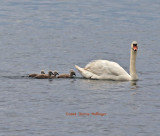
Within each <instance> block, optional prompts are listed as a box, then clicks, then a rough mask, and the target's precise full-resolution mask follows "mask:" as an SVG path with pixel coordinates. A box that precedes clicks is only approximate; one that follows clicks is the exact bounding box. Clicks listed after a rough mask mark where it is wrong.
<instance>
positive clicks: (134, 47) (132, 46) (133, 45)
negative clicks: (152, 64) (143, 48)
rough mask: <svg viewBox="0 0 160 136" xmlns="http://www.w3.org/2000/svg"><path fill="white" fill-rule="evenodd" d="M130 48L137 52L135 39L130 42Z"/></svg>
mask: <svg viewBox="0 0 160 136" xmlns="http://www.w3.org/2000/svg"><path fill="white" fill-rule="evenodd" d="M131 49H133V50H134V51H135V52H137V50H138V44H137V42H136V41H133V42H132V43H131Z"/></svg>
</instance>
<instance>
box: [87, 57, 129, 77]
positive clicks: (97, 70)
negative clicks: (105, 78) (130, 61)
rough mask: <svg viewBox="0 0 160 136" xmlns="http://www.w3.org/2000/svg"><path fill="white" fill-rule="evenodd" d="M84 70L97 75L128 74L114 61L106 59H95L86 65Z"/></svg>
mask: <svg viewBox="0 0 160 136" xmlns="http://www.w3.org/2000/svg"><path fill="white" fill-rule="evenodd" d="M85 70H87V71H90V72H91V73H94V74H96V75H98V76H101V75H114V76H120V75H128V73H127V72H126V71H125V70H124V69H123V68H122V67H121V66H120V65H119V64H117V63H116V62H112V61H108V60H95V61H92V62H90V63H89V64H87V65H86V67H85Z"/></svg>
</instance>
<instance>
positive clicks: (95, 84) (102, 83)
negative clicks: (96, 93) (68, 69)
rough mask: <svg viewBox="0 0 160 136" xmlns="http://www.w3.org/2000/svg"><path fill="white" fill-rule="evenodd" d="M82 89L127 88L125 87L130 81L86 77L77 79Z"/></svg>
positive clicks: (109, 89)
mask: <svg viewBox="0 0 160 136" xmlns="http://www.w3.org/2000/svg"><path fill="white" fill-rule="evenodd" d="M76 80H77V81H78V82H77V83H78V84H79V86H80V89H81V90H108V91H112V90H113V91H114V90H115V89H116V90H121V91H123V90H126V89H124V88H125V87H126V85H127V84H129V82H126V81H125V82H124V81H112V80H93V79H85V78H77V79H76Z"/></svg>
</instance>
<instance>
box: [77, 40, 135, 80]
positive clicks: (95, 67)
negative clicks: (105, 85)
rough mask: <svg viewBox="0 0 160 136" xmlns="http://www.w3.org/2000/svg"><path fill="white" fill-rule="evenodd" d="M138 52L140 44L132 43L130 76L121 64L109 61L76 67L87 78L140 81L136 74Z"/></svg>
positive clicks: (96, 61) (99, 61)
mask: <svg viewBox="0 0 160 136" xmlns="http://www.w3.org/2000/svg"><path fill="white" fill-rule="evenodd" d="M137 50H138V44H137V42H136V41H133V42H132V43H131V54H130V75H129V74H128V73H127V72H126V71H125V70H124V69H123V68H122V67H121V66H120V65H119V64H117V63H116V62H112V61H108V60H95V61H92V62H90V63H89V64H87V65H86V67H85V68H80V67H79V66H77V65H75V67H76V69H77V70H78V71H79V72H80V74H81V75H82V76H83V77H85V78H90V79H107V80H118V81H129V80H138V76H137V73H136V55H137Z"/></svg>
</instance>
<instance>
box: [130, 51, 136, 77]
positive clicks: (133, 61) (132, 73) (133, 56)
mask: <svg viewBox="0 0 160 136" xmlns="http://www.w3.org/2000/svg"><path fill="white" fill-rule="evenodd" d="M136 55H137V51H134V50H133V49H131V56H130V76H131V80H138V76H137V73H136Z"/></svg>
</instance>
